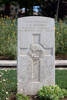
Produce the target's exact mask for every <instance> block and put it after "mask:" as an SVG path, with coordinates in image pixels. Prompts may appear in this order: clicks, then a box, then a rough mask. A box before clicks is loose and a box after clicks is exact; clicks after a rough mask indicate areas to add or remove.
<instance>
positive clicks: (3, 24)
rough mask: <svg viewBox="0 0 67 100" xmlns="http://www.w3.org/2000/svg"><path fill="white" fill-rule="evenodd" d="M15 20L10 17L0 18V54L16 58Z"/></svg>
mask: <svg viewBox="0 0 67 100" xmlns="http://www.w3.org/2000/svg"><path fill="white" fill-rule="evenodd" d="M16 35H17V21H16V19H11V18H10V17H5V18H3V17H1V18H0V56H9V57H10V58H12V59H16V47H17V37H16Z"/></svg>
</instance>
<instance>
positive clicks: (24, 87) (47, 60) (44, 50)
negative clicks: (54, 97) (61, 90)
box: [17, 16, 55, 95]
mask: <svg viewBox="0 0 67 100" xmlns="http://www.w3.org/2000/svg"><path fill="white" fill-rule="evenodd" d="M17 72H18V76H17V77H18V84H17V85H18V93H23V94H24V95H35V94H36V93H37V91H38V90H39V89H40V88H41V87H42V86H49V85H54V84H55V23H54V19H52V18H48V17H36V16H32V17H23V18H19V19H18V69H17Z"/></svg>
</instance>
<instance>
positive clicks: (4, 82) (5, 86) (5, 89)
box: [0, 70, 67, 100]
mask: <svg viewBox="0 0 67 100" xmlns="http://www.w3.org/2000/svg"><path fill="white" fill-rule="evenodd" d="M56 84H57V85H58V86H59V87H60V88H65V89H67V70H56ZM16 92H17V72H16V70H0V100H4V99H5V98H7V97H8V96H10V95H11V94H16Z"/></svg>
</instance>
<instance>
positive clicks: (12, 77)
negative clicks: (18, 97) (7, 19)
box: [0, 70, 17, 100]
mask: <svg viewBox="0 0 67 100" xmlns="http://www.w3.org/2000/svg"><path fill="white" fill-rule="evenodd" d="M16 92H17V77H16V70H0V100H5V99H7V98H8V97H9V96H10V95H11V94H16Z"/></svg>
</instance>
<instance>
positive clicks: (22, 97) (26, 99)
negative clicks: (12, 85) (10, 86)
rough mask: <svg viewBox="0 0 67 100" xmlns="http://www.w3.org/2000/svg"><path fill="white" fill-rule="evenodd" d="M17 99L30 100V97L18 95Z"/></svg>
mask: <svg viewBox="0 0 67 100" xmlns="http://www.w3.org/2000/svg"><path fill="white" fill-rule="evenodd" d="M16 97H17V100H30V98H29V97H28V96H24V95H23V94H17V95H16Z"/></svg>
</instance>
